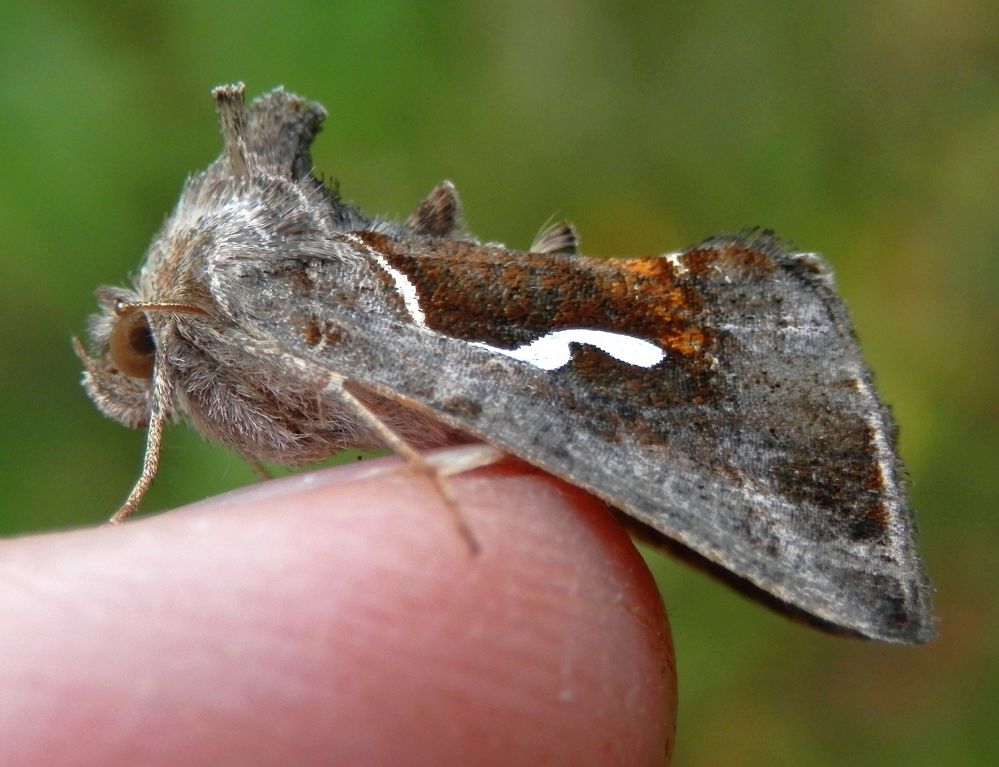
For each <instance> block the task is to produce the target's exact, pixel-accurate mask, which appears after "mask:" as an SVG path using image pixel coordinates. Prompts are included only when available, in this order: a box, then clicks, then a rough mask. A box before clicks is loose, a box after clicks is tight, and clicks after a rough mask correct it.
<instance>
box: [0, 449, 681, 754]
mask: <svg viewBox="0 0 999 767" xmlns="http://www.w3.org/2000/svg"><path fill="white" fill-rule="evenodd" d="M309 477H310V478H307V479H303V478H296V479H293V480H291V481H290V482H287V483H285V484H282V482H281V481H277V482H268V483H265V484H263V485H259V486H256V487H255V488H254V490H252V491H249V492H247V493H243V494H237V495H230V496H225V497H222V498H220V499H215V500H213V501H211V502H205V503H202V504H198V505H196V506H194V507H190V508H188V509H185V510H180V511H178V512H175V513H170V514H164V515H160V516H158V517H156V518H152V519H148V520H142V521H138V522H135V523H132V524H129V525H125V526H123V527H122V528H119V529H115V530H108V529H102V530H93V531H81V532H78V533H72V534H69V535H70V536H78V537H77V538H76V539H75V540H74V541H73V542H72V545H69V546H67V545H66V542H65V539H63V542H62V543H57V542H56V541H54V540H52V539H55V538H58V536H45V537H41V538H39V539H36V540H35V541H34V543H33V544H31V546H33V547H34V550H33V552H32V554H31V556H30V557H29V558H28V559H21V560H17V561H20V562H21V564H22V565H23V566H24V567H25V568H26V569H27V570H28V571H32V572H33V574H34V576H35V577H37V578H39V579H45V578H49V579H50V580H51V581H53V582H54V581H59V582H60V583H62V584H63V585H62V586H61V587H62V588H64V589H65V590H66V594H65V597H66V601H64V602H62V603H60V604H58V605H56V610H55V611H53V610H40V609H37V605H36V606H35V608H32V607H30V605H28V606H26V605H25V602H24V600H21V601H20V609H21V611H22V618H23V620H22V622H21V624H20V625H22V626H28V625H31V626H34V627H35V628H34V629H32V630H33V631H35V632H37V634H38V635H40V636H42V637H43V640H42V641H41V642H35V643H34V646H33V647H32V646H29V644H28V643H23V642H22V643H20V644H19V645H18V649H17V651H18V653H19V657H18V665H19V666H20V668H19V671H18V673H15V674H14V675H13V678H9V679H8V680H7V681H12V682H14V683H21V684H23V683H25V680H26V679H27V678H28V677H30V676H31V673H30V671H31V668H32V667H38V668H42V673H41V681H42V684H41V685H40V686H39V684H38V682H39V676H38V675H37V674H36V675H35V676H34V683H35V699H37V700H42V699H44V698H46V696H47V697H48V700H49V703H50V704H51V705H58V704H57V701H58V700H60V699H61V698H62V697H64V696H65V695H66V694H67V691H68V690H69V689H73V690H81V689H83V690H87V695H86V696H82V697H81V696H79V695H77V696H76V701H75V703H74V705H73V706H72V707H67V709H66V710H65V711H64V712H63V714H64V716H65V718H64V719H63V726H62V727H61V728H60V732H61V734H62V735H63V736H69V737H70V739H71V742H75V743H76V744H77V745H78V744H79V742H80V741H81V740H82V741H87V740H89V741H90V743H91V749H90V753H93V754H94V755H95V758H94V759H93V763H94V764H97V763H101V764H107V763H113V762H112V761H109V755H110V754H109V749H111V748H112V746H116V747H117V748H119V750H120V749H121V748H122V744H127V745H128V749H129V753H130V754H132V755H136V754H139V755H141V757H142V759H141V761H142V762H143V763H144V764H161V763H162V764H168V763H179V762H183V763H187V764H198V763H202V762H205V763H208V762H209V761H211V759H212V758H217V756H218V755H219V754H227V755H228V756H229V757H232V759H235V761H236V762H239V763H244V764H256V763H262V762H261V760H260V758H259V757H260V756H261V755H262V754H278V753H280V754H281V756H282V758H283V759H286V760H290V763H311V761H314V760H324V761H326V762H329V761H330V760H332V761H334V762H339V763H368V764H396V763H400V762H406V763H427V764H441V763H476V764H511V763H516V764H537V763H551V762H552V761H554V762H556V763H559V762H561V763H575V764H601V765H608V764H629V765H634V764H662V763H663V755H664V753H667V752H668V749H669V746H670V743H671V740H672V732H673V722H674V716H675V700H676V699H675V677H674V671H673V656H672V644H671V640H670V635H669V628H668V624H667V622H666V617H665V614H664V612H663V609H662V604H661V601H660V599H659V595H658V592H657V590H656V587H655V584H654V583H653V581H652V579H651V576H650V575H649V573H648V571H647V570H646V568H645V567H644V564H643V563H642V561H641V559H640V557H639V556H638V554H637V552H636V551H635V549H634V547H633V546H632V545H631V543H630V541H629V540H628V539H627V536H626V535H625V534H624V533H623V532H622V530H621V528H620V527H619V526H618V525H617V523H616V522H615V521H614V520H613V518H612V517H611V515H610V514H608V513H607V510H606V509H605V508H604V506H603V504H602V503H601V502H599V501H597V500H595V499H593V498H592V497H591V496H588V495H586V494H585V493H582V492H581V491H579V490H577V489H575V488H573V487H571V486H568V485H566V484H564V483H562V482H559V481H558V480H555V479H553V478H551V477H548V476H547V475H543V474H540V473H538V472H536V471H534V470H532V469H530V468H529V467H526V466H525V465H524V464H521V463H518V462H508V463H504V464H501V465H498V466H495V467H492V468H490V469H486V470H480V471H475V472H470V473H468V474H463V475H460V476H457V477H454V478H451V479H449V480H448V481H449V483H450V486H452V487H453V488H454V492H455V496H456V498H457V500H458V502H459V505H460V510H461V513H462V514H463V516H464V517H465V519H466V520H467V522H468V524H469V526H470V528H471V529H472V530H473V532H474V534H475V536H476V539H477V540H478V541H479V543H480V545H481V547H482V550H481V552H480V553H479V554H478V555H477V556H471V555H470V553H469V551H468V547H467V545H466V544H465V541H464V540H463V539H462V538H461V536H460V535H459V534H458V532H457V530H456V529H455V526H454V523H453V519H452V517H451V516H450V515H449V514H448V512H447V510H446V508H445V507H444V504H443V502H442V500H441V499H440V497H439V495H438V494H437V493H436V492H435V490H434V487H433V484H432V483H431V482H429V481H427V480H426V478H424V477H420V476H418V475H415V474H413V473H411V472H408V471H407V470H406V469H405V467H400V466H399V465H398V464H391V462H388V463H386V462H372V463H371V464H364V465H362V466H361V467H351V468H350V469H348V470H333V471H323V472H318V473H315V474H313V475H309ZM46 539H48V542H46ZM8 561H11V560H8ZM50 586H51V583H50ZM81 609H83V610H85V611H86V612H87V613H88V614H89V615H90V618H91V619H90V620H89V621H86V622H84V623H83V624H82V625H81V624H80V623H79V621H77V625H76V627H75V628H76V630H75V632H73V633H70V634H68V635H67V634H66V633H65V631H63V632H62V633H59V632H58V631H56V630H54V629H53V628H52V626H53V625H57V624H59V622H60V621H61V622H62V623H67V622H69V621H72V620H73V616H74V614H76V613H78V611H79V610H81ZM12 618H13V620H15V621H16V620H18V618H17V617H16V616H14V615H12ZM24 621H27V623H25V622H24ZM53 655H55V656H57V657H59V658H60V661H59V662H58V663H57V664H56V666H57V668H58V673H51V672H52V669H51V665H52V664H51V662H49V664H48V665H49V667H50V669H49V673H46V672H45V671H44V667H45V665H46V658H51V657H52V656H53ZM8 657H10V656H9V655H8ZM8 665H9V664H8ZM137 683H138V684H137ZM8 689H10V688H9V687H8ZM39 690H40V691H41V692H40V693H39ZM49 707H50V706H49ZM0 708H4V707H0ZM42 708H46V706H43V707H42ZM123 711H127V712H129V714H128V717H127V722H123V721H122V712H123ZM8 713H10V712H9V710H8ZM34 713H35V714H36V715H38V714H40V711H39V710H38V709H37V707H36V708H35V709H34ZM29 718H30V717H29ZM38 718H39V728H40V729H32V727H31V726H28V727H26V728H25V727H23V726H22V728H21V730H20V733H19V735H18V737H19V738H20V742H21V743H22V745H23V744H24V743H26V742H28V741H30V740H31V738H32V736H34V738H35V741H34V743H35V746H37V747H39V748H41V746H43V745H49V746H51V745H52V744H51V740H52V738H51V728H49V727H47V724H48V722H47V721H43V719H44V718H43V717H41V716H39V717H38ZM0 722H3V723H4V724H3V731H4V732H8V731H9V730H8V725H10V723H11V721H10V719H9V718H8V717H4V716H0ZM74 723H75V724H74ZM126 724H127V727H126V726H125V725H126ZM22 725H23V722H22ZM46 733H48V738H47V739H46ZM73 734H75V735H76V736H77V740H76V741H73V740H72V736H73ZM37 753H38V754H39V756H41V755H42V754H43V753H44V754H45V755H46V756H48V755H50V754H51V751H44V752H43V751H42V750H39V751H38V752H37ZM241 760H242V761H241ZM546 760H547V761H546ZM285 763H289V762H287V761H286V762H285Z"/></svg>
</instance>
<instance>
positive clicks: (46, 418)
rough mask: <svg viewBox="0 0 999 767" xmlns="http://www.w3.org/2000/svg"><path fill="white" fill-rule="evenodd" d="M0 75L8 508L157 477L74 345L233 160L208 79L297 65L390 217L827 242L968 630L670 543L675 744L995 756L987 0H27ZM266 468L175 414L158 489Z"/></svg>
mask: <svg viewBox="0 0 999 767" xmlns="http://www.w3.org/2000/svg"><path fill="white" fill-rule="evenodd" d="M12 6H15V7H12ZM0 75H2V77H0V114H2V115H3V119H2V120H0V150H2V152H0V154H2V157H3V170H2V172H0V259H2V261H0V263H2V267H3V271H2V276H3V279H2V281H0V291H2V301H0V314H2V321H3V328H4V332H3V334H2V341H0V342H2V344H3V349H2V355H0V376H2V386H3V390H2V391H3V397H2V398H0V409H2V410H0V416H2V423H3V432H2V449H3V455H4V460H3V462H2V469H0V531H3V532H6V533H18V532H25V531H37V530H42V529H44V528H52V527H57V526H67V525H79V524H90V523H94V522H96V521H98V520H101V519H103V518H104V517H105V516H106V515H107V514H108V512H109V511H110V510H112V509H114V508H115V507H116V505H117V503H118V502H119V501H120V500H121V499H122V497H123V495H124V493H125V492H126V491H127V490H128V488H129V487H130V484H131V482H132V480H133V478H134V476H135V474H136V472H137V470H138V466H139V461H140V458H141V454H142V443H143V435H142V434H141V433H138V432H129V431H127V430H125V429H123V428H121V427H119V426H117V425H116V424H114V423H112V422H110V421H108V420H106V419H104V418H102V417H101V416H100V415H99V414H98V412H97V411H96V410H95V409H94V408H93V407H92V406H91V404H90V402H89V401H88V400H87V399H86V397H85V395H84V393H83V392H82V390H81V389H80V387H79V385H78V380H79V377H80V370H79V365H78V363H77V361H76V360H75V358H74V357H73V354H72V352H71V350H70V346H69V337H70V336H71V335H73V334H79V333H82V332H83V331H84V328H85V317H86V316H87V314H89V313H90V312H91V311H93V309H94V303H93V299H92V290H93V288H94V287H95V286H96V285H98V284H122V283H124V282H125V281H126V278H127V277H128V275H129V274H130V273H131V272H132V271H134V270H135V269H136V267H137V265H138V264H139V262H140V259H141V258H142V254H143V251H144V248H145V245H146V243H147V242H148V239H149V237H150V236H151V235H152V233H153V232H154V231H155V229H156V228H157V227H158V225H159V223H160V222H161V220H162V218H163V216H164V214H165V213H166V212H167V211H168V210H169V209H170V207H171V205H172V203H173V202H174V200H175V198H176V195H177V192H178V190H179V188H180V184H181V182H182V180H183V178H184V176H185V174H187V173H188V172H190V171H193V170H195V169H199V168H201V167H203V166H204V165H206V164H207V163H208V162H209V161H210V160H211V159H212V158H213V157H214V156H215V154H216V153H217V152H218V150H219V140H218V137H217V133H216V129H215V121H214V116H213V113H212V107H211V102H210V100H209V97H208V90H209V88H210V87H211V86H213V85H215V84H217V83H220V82H229V81H234V80H245V81H246V83H247V84H248V88H249V90H250V92H251V93H253V94H256V93H258V92H260V91H263V90H265V89H267V88H270V87H272V86H274V85H277V84H282V83H283V84H284V85H286V86H287V87H289V88H290V89H293V90H295V91H297V92H299V93H302V94H305V95H307V96H309V97H310V98H313V99H316V100H319V101H321V102H323V103H324V104H325V105H326V106H327V108H328V109H329V112H330V117H329V120H328V122H327V126H326V132H325V133H324V134H323V135H322V136H321V137H320V139H319V141H318V143H317V145H316V147H315V153H314V157H315V161H316V165H317V167H318V168H319V169H321V170H323V171H324V172H326V173H327V174H328V175H329V176H330V177H335V178H337V179H339V180H340V181H341V182H342V189H343V192H344V194H345V196H346V197H347V198H348V199H351V200H353V201H355V202H356V203H358V204H359V205H360V206H361V207H362V209H364V210H367V211H370V212H381V213H385V214H391V215H405V214H406V213H408V211H409V210H410V209H411V208H412V207H413V205H414V204H415V203H416V202H417V201H418V200H419V199H420V198H421V197H422V195H423V194H424V193H425V192H426V191H427V190H428V189H429V188H430V187H431V186H432V185H433V184H434V183H435V182H436V181H438V180H439V179H441V178H450V179H452V180H454V181H455V182H456V183H457V185H458V188H459V189H460V191H461V193H462V198H463V201H464V203H465V208H466V211H467V215H468V219H469V223H470V226H471V228H472V229H473V231H475V232H476V233H477V234H478V235H479V236H481V237H483V238H486V239H490V240H501V241H505V242H508V243H509V244H511V245H516V246H525V245H526V244H527V243H529V242H530V241H531V238H532V236H533V234H534V232H535V230H536V229H537V227H538V226H539V225H540V224H541V223H542V222H544V221H545V220H546V219H547V218H548V217H549V216H550V215H553V214H554V215H559V216H566V217H568V218H570V219H572V220H574V221H575V222H577V224H578V226H579V229H580V232H581V233H582V237H583V244H584V250H585V251H586V252H587V253H589V254H593V255H638V254H643V253H650V252H661V251H663V250H665V249H670V248H675V247H678V246H682V245H685V244H689V243H691V242H694V241H697V240H699V239H701V238H702V237H703V236H706V235H708V234H711V233H715V232H719V231H732V230H737V229H741V228H743V227H745V226H748V225H755V224H762V225H766V226H769V227H773V228H775V229H776V230H777V231H778V232H780V233H781V234H783V236H785V237H787V238H789V239H791V240H792V241H794V242H795V243H797V244H798V245H799V246H800V247H802V248H804V249H810V250H818V251H821V252H823V253H825V254H826V256H827V257H828V259H829V260H830V261H831V262H832V264H833V265H834V267H835V268H836V270H837V276H838V281H839V285H840V289H841V292H842V293H843V295H844V296H845V298H846V300H847V302H848V303H849V304H850V306H851V309H852V311H853V314H854V318H855V321H856V325H857V328H858V333H859V335H860V337H861V338H862V340H863V341H864V345H865V349H866V352H867V356H868V359H869V361H870V362H871V364H872V366H873V367H874V368H875V370H876V371H877V372H878V377H879V384H880V389H881V391H882V393H883V395H884V396H885V398H886V399H887V400H888V401H890V402H891V403H892V404H893V406H894V409H895V413H896V416H897V418H898V421H899V423H900V424H901V428H902V442H901V447H902V452H903V454H904V455H905V458H906V460H907V462H908V465H909V468H910V472H911V477H912V497H913V502H914V505H915V506H916V508H917V509H918V510H919V520H920V524H921V529H922V545H923V550H924V552H925V554H926V557H927V561H928V566H929V569H930V573H931V575H932V576H933V578H934V580H935V583H936V586H937V589H938V594H937V607H938V611H939V615H940V619H941V624H940V637H939V638H938V639H937V640H936V641H935V642H933V643H932V644H930V645H929V646H927V647H924V648H896V647H882V646H874V645H869V644H863V643H858V642H852V641H848V640H842V639H832V638H827V637H825V636H823V635H820V634H818V633H815V632H812V631H809V630H806V629H803V628H800V627H798V626H796V625H794V624H792V623H790V622H788V621H786V620H784V619H782V618H780V617H777V616H773V615H771V614H770V613H768V612H766V611H764V610H761V609H759V608H757V607H756V606H754V605H751V604H749V603H747V602H745V601H743V600H742V599H741V598H739V597H737V596H735V595H733V594H730V593H729V591H728V590H727V589H723V588H721V587H719V586H718V585H716V584H714V583H712V582H710V581H708V580H707V579H706V578H704V577H702V576H701V575H699V574H696V573H691V572H690V571H688V570H687V569H685V568H683V567H681V566H679V565H675V564H674V563H672V562H670V561H666V560H665V559H663V558H661V557H659V556H658V555H655V554H652V555H650V557H649V558H650V562H651V564H652V565H653V567H654V569H655V570H656V572H657V575H658V577H659V578H660V583H661V586H662V590H663V593H664V595H665V598H666V601H667V603H668V604H669V606H670V607H671V614H672V619H673V623H674V629H675V633H676V641H677V650H678V658H679V673H680V685H681V700H682V703H681V709H680V710H681V719H680V729H679V739H678V746H677V752H676V760H675V761H676V763H677V764H684V765H690V764H711V765H713V764H725V765H754V764H767V765H775V764H809V765H826V764H828V765H833V764H850V765H868V764H869V765H887V764H906V765H912V764H927V765H930V764H932V765H939V764H985V763H992V764H997V763H999V743H997V736H996V728H995V723H994V716H995V703H996V700H999V659H997V655H999V653H997V649H999V620H997V617H999V616H997V601H996V599H995V596H994V591H995V584H996V577H997V575H999V570H997V567H996V555H995V547H996V544H997V540H999V535H997V533H999V529H997V521H996V513H997V511H999V493H997V486H999V461H997V456H999V437H997V433H999V432H997V428H996V427H997V420H999V419H997V417H996V416H997V405H996V402H997V394H999V392H997V387H996V381H997V367H999V355H997V353H996V346H995V340H996V339H995V335H996V329H997V319H999V316H997V315H999V312H997V301H996V297H995V295H996V291H997V288H999V279H997V277H999V274H997V272H999V269H997V264H999V260H997V248H999V216H997V210H996V208H997V205H996V203H997V192H999V24H997V17H996V15H995V6H994V4H993V3H990V2H987V0H958V1H957V2H942V1H941V0H923V1H922V2H898V1H897V0H896V1H894V2H892V1H890V0H889V1H886V2H874V3H866V2H843V3H820V4H809V3H792V2H773V3H767V4H762V3H761V4H758V5H757V4H754V3H732V4H728V3H719V2H711V1H709V2H699V3H695V2H683V3H657V2H640V3H628V4H625V3H612V2H598V1H597V0H590V1H589V2H547V1H545V0H541V1H540V2H530V3H528V2H525V1H524V0H515V1H514V2H506V3H486V2H472V3H460V2H437V3H405V2H388V1H385V0H383V1H381V2H365V3H361V2H347V3H342V2H341V3H320V2H286V3H282V4H280V6H278V5H275V4H272V3H266V4H265V3H262V2H256V1H255V0H251V1H247V2H241V3H234V2H217V3H206V4H201V3H195V2H191V1H190V0H188V1H187V2H173V3H170V2H159V3H156V2H153V3H143V4H111V5H109V4H107V3H104V2H100V3H98V2H94V1H93V0H91V1H90V2H51V3H45V4H26V3H22V4H9V3H8V4H4V7H3V8H2V9H0ZM250 481H252V475H251V474H250V472H249V470H248V469H247V468H246V467H245V466H244V465H243V464H242V462H241V461H240V460H239V459H238V458H236V457H235V456H233V455H232V454H230V453H228V452H226V451H225V450H222V449H219V448H216V447H213V446H209V445H206V444H203V443H202V442H201V441H200V440H199V439H198V438H197V437H196V436H195V435H193V434H191V433H190V432H189V431H188V430H186V429H184V428H175V429H173V430H171V431H170V432H169V433H168V435H167V445H166V449H165V453H164V460H163V466H162V471H161V479H160V481H159V482H158V483H157V485H156V486H155V489H154V490H153V492H152V493H151V494H150V496H149V498H148V502H147V504H146V508H147V509H156V508H167V507H169V506H171V505H176V504H181V503H184V502H186V501H190V500H193V499H196V498H198V497H201V496H203V495H205V494H208V493H216V492H219V491H222V490H224V489H227V488H230V487H234V486H237V485H241V484H245V483H247V482H250ZM597 726H599V725H598V724H597Z"/></svg>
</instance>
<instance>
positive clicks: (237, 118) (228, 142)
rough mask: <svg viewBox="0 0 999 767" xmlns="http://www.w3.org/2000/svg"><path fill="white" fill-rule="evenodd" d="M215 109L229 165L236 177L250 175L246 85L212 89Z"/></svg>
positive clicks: (222, 86)
mask: <svg viewBox="0 0 999 767" xmlns="http://www.w3.org/2000/svg"><path fill="white" fill-rule="evenodd" d="M212 98H214V99H215V111H216V113H217V114H218V119H219V131H220V132H221V134H222V146H223V147H224V149H225V154H226V156H227V157H228V158H229V167H230V169H231V170H232V174H233V175H234V176H236V177H237V178H246V177H247V176H249V175H250V163H249V152H248V151H247V147H246V111H245V109H244V106H245V103H246V86H245V85H243V83H235V84H233V85H220V86H219V87H217V88H215V89H213V90H212Z"/></svg>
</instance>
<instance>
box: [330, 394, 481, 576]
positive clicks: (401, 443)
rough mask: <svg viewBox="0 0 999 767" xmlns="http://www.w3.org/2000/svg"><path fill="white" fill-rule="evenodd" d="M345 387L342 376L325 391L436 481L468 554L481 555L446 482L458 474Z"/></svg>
mask: <svg viewBox="0 0 999 767" xmlns="http://www.w3.org/2000/svg"><path fill="white" fill-rule="evenodd" d="M345 384H346V380H345V379H344V378H343V377H341V376H337V377H332V376H331V377H330V379H329V380H328V382H327V384H326V390H327V391H330V392H332V393H333V394H335V395H336V396H337V398H338V399H340V400H341V401H342V402H343V404H344V405H346V406H347V407H349V408H350V409H351V410H353V411H354V414H355V415H356V416H357V417H358V418H360V419H361V420H362V421H363V422H364V423H365V424H366V425H367V426H368V427H370V428H371V430H372V431H373V432H375V434H377V435H378V436H379V438H380V439H381V440H382V442H383V443H384V444H385V446H386V447H388V448H389V449H390V450H391V451H392V452H393V453H395V454H396V455H398V456H400V457H401V458H405V459H406V461H407V462H408V463H409V465H410V466H411V467H413V468H414V469H416V470H417V471H420V472H422V473H423V474H425V475H427V476H428V477H429V478H430V479H431V480H432V481H433V483H434V485H435V486H436V487H437V491H438V492H439V493H440V494H441V497H442V498H443V499H444V503H445V505H446V506H447V507H448V511H450V512H451V516H452V517H453V519H454V523H455V526H456V527H457V528H458V533H459V534H460V535H461V537H462V538H464V539H465V543H466V544H467V545H468V549H469V552H470V553H471V554H472V555H473V556H475V555H476V554H478V553H479V552H480V551H481V550H482V546H481V545H480V544H479V541H478V539H476V537H475V534H474V533H473V532H472V528H471V527H469V525H468V522H467V521H466V520H465V517H464V515H462V513H461V509H460V508H459V507H458V502H457V501H456V500H455V498H454V496H453V495H452V494H451V491H450V490H449V489H448V487H447V484H446V483H445V481H444V480H445V479H446V477H447V474H448V473H458V472H446V471H442V470H441V469H439V468H438V467H436V466H434V464H433V463H432V462H430V461H428V460H427V459H426V458H424V457H423V456H422V455H421V454H420V453H419V451H417V450H416V449H414V448H413V447H412V446H410V445H409V444H408V443H407V442H406V441H405V440H404V439H403V438H402V437H400V436H399V435H398V434H396V433H395V432H394V431H392V428H391V427H390V426H389V425H388V424H386V423H385V422H384V421H383V420H382V419H381V418H379V417H378V414H377V413H375V412H373V411H372V410H371V409H370V408H369V407H368V406H367V405H365V404H364V403H363V402H362V401H361V400H360V399H358V398H357V397H356V396H354V395H353V394H351V392H350V391H348V389H347V387H346V386H345ZM469 468H473V467H469ZM463 470H464V471H467V470H468V469H467V468H466V469H463Z"/></svg>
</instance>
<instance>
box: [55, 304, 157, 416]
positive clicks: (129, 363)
mask: <svg viewBox="0 0 999 767" xmlns="http://www.w3.org/2000/svg"><path fill="white" fill-rule="evenodd" d="M138 301H139V297H138V295H136V294H135V293H134V292H132V291H130V290H123V289H120V288H107V287H103V288H99V289H98V290H97V303H98V304H99V306H100V311H99V312H98V313H97V314H92V315H91V316H90V321H89V328H88V330H89V332H88V335H89V337H90V351H89V352H88V351H87V349H86V348H85V347H84V345H83V344H82V343H81V342H80V341H79V339H75V338H74V339H73V345H74V348H75V349H76V354H77V356H78V357H79V358H80V360H81V361H82V362H83V365H84V373H83V388H84V389H86V390H87V394H89V395H90V398H91V399H92V400H93V401H94V403H95V404H96V405H97V407H98V408H99V409H100V410H101V412H103V413H104V414H105V415H106V416H108V417H109V418H113V419H114V420H116V421H118V422H119V423H121V424H123V425H124V426H129V427H132V428H138V427H142V426H145V425H146V424H147V423H148V421H149V413H150V410H151V402H152V389H153V374H154V372H155V367H156V343H155V340H154V337H153V334H152V331H151V329H150V327H149V319H148V317H147V315H146V313H145V312H142V311H138V310H128V307H130V306H134V305H136V304H137V303H138Z"/></svg>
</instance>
